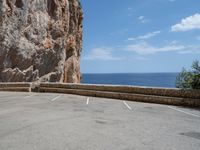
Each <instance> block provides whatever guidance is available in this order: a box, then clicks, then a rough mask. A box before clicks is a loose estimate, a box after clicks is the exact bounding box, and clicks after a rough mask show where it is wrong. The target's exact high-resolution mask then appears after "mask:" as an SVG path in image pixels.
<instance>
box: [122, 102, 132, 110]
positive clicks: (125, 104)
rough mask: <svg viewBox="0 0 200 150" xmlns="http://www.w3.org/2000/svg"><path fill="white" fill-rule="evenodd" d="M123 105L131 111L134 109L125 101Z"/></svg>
mask: <svg viewBox="0 0 200 150" xmlns="http://www.w3.org/2000/svg"><path fill="white" fill-rule="evenodd" d="M123 103H124V105H125V106H126V107H127V108H128V109H129V110H132V108H131V107H130V106H129V105H128V104H127V103H126V102H125V101H123Z"/></svg>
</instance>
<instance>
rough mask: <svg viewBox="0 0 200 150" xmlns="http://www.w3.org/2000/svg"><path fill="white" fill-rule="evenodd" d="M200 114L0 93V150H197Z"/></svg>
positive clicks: (179, 109)
mask: <svg viewBox="0 0 200 150" xmlns="http://www.w3.org/2000/svg"><path fill="white" fill-rule="evenodd" d="M199 149H200V109H192V108H184V107H176V106H168V105H158V104H148V103H138V102H130V101H121V100H113V99H104V98H93V97H84V96H77V95H69V94H56V93H23V92H0V150H199Z"/></svg>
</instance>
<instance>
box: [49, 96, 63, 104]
mask: <svg viewBox="0 0 200 150" xmlns="http://www.w3.org/2000/svg"><path fill="white" fill-rule="evenodd" d="M61 96H62V95H58V96H56V97H54V98H53V99H52V100H51V101H52V102H53V101H56V100H57V99H59V98H60V97H61Z"/></svg>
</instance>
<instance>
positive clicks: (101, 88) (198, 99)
mask: <svg viewBox="0 0 200 150" xmlns="http://www.w3.org/2000/svg"><path fill="white" fill-rule="evenodd" d="M39 91H40V92H58V93H68V94H79V95H84V96H94V97H104V98H113V99H122V100H130V101H140V102H149V103H159V104H168V105H181V106H192V107H199V106H200V90H183V89H176V88H173V89H172V88H152V87H135V86H115V85H91V84H55V83H41V84H40V86H39Z"/></svg>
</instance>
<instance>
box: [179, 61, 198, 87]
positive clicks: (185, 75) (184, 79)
mask: <svg viewBox="0 0 200 150" xmlns="http://www.w3.org/2000/svg"><path fill="white" fill-rule="evenodd" d="M176 87H177V88H184V89H186V88H187V89H188V88H189V89H200V64H199V61H194V62H193V64H192V70H191V71H188V70H186V69H184V68H183V70H182V72H181V73H180V74H179V75H178V76H177V79H176Z"/></svg>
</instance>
